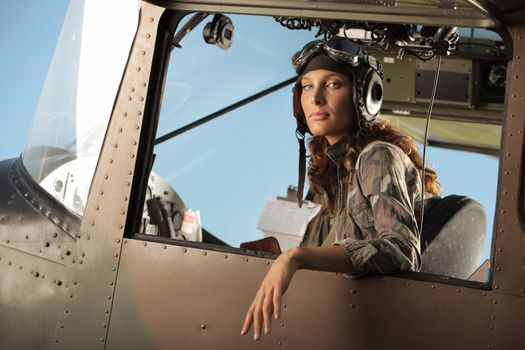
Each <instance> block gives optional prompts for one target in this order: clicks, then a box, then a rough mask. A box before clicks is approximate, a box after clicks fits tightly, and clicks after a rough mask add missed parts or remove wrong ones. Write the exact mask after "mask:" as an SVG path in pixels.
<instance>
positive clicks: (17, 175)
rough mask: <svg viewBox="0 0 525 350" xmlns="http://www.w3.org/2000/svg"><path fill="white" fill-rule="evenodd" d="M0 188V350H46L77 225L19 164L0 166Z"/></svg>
mask: <svg viewBox="0 0 525 350" xmlns="http://www.w3.org/2000/svg"><path fill="white" fill-rule="evenodd" d="M0 183H1V184H2V186H0V203H2V211H1V212H0V310H1V312H0V334H2V336H1V337H0V349H14V348H16V349H25V348H27V349H35V348H42V347H47V345H48V343H49V339H50V338H51V336H52V335H53V333H54V330H55V327H56V324H57V322H58V320H59V318H60V313H61V310H62V309H63V307H64V305H65V302H66V295H67V291H68V287H69V285H70V282H71V277H72V274H73V271H72V268H70V267H71V266H73V264H74V261H75V259H76V243H75V239H74V238H73V237H72V234H74V233H76V232H77V230H78V219H76V220H75V218H74V217H72V216H71V215H68V213H67V212H64V208H62V207H60V205H58V204H57V203H56V202H55V201H54V200H53V199H52V198H51V197H50V196H49V195H47V193H45V191H44V190H42V189H41V188H39V187H38V186H37V185H36V184H35V183H34V182H33V181H32V179H31V178H30V176H29V175H28V174H27V173H25V171H24V169H23V167H22V165H21V163H20V161H19V160H10V161H4V162H1V163H0ZM66 230H67V231H66ZM27 334H31V336H30V337H28V336H27Z"/></svg>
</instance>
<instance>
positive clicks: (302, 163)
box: [295, 131, 306, 208]
mask: <svg viewBox="0 0 525 350" xmlns="http://www.w3.org/2000/svg"><path fill="white" fill-rule="evenodd" d="M295 136H296V137H297V141H298V142H299V184H298V185H297V204H299V208H301V207H302V205H303V193H304V180H305V176H306V147H305V145H304V134H301V133H300V132H299V131H297V132H296V133H295Z"/></svg>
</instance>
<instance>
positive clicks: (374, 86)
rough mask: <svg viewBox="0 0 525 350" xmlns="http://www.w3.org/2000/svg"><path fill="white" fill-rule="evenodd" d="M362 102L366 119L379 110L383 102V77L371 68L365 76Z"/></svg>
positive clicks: (371, 117)
mask: <svg viewBox="0 0 525 350" xmlns="http://www.w3.org/2000/svg"><path fill="white" fill-rule="evenodd" d="M363 90H364V91H363V93H364V94H363V95H364V96H363V97H364V104H365V108H366V112H367V114H368V115H367V116H366V117H367V119H369V120H371V119H373V118H374V117H375V116H376V115H377V113H379V111H380V110H381V104H382V103H383V95H384V94H383V91H384V90H383V79H381V77H380V76H379V74H377V72H376V71H375V70H373V69H370V70H369V71H368V72H367V74H366V77H365V83H364V89H363Z"/></svg>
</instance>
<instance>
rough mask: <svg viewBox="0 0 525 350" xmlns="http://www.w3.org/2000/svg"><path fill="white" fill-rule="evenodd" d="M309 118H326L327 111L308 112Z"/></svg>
mask: <svg viewBox="0 0 525 350" xmlns="http://www.w3.org/2000/svg"><path fill="white" fill-rule="evenodd" d="M310 119H312V120H324V119H328V113H322V112H317V113H312V114H310Z"/></svg>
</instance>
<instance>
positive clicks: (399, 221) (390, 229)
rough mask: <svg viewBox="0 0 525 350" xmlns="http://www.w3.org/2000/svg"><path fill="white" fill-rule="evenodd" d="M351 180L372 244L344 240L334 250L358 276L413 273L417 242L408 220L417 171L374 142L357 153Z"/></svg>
mask: <svg viewBox="0 0 525 350" xmlns="http://www.w3.org/2000/svg"><path fill="white" fill-rule="evenodd" d="M356 175H357V181H358V185H359V187H360V190H361V192H362V194H363V196H364V197H365V198H366V199H367V200H368V202H369V203H370V207H371V210H372V213H371V215H372V217H373V230H372V235H371V236H372V238H370V239H365V240H356V239H353V238H346V239H343V240H340V241H338V242H336V244H338V245H341V246H342V247H343V248H344V249H345V251H346V252H347V254H348V256H349V258H350V260H351V261H352V264H353V266H354V268H355V269H356V271H357V274H358V275H359V276H363V275H367V274H385V273H388V272H391V271H394V270H409V271H419V269H420V267H421V254H420V237H419V230H418V226H417V220H416V218H415V215H414V205H418V203H416V199H417V198H418V197H419V196H420V193H421V182H420V181H421V180H420V177H419V172H418V170H417V168H416V167H415V166H414V164H413V163H412V161H411V160H410V158H408V156H407V155H406V154H404V152H403V151H402V150H401V149H400V148H398V147H397V146H394V145H391V144H387V143H384V142H379V143H376V144H373V145H372V146H371V147H368V148H365V150H364V151H363V153H361V155H360V157H359V160H358V164H357V167H356Z"/></svg>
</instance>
